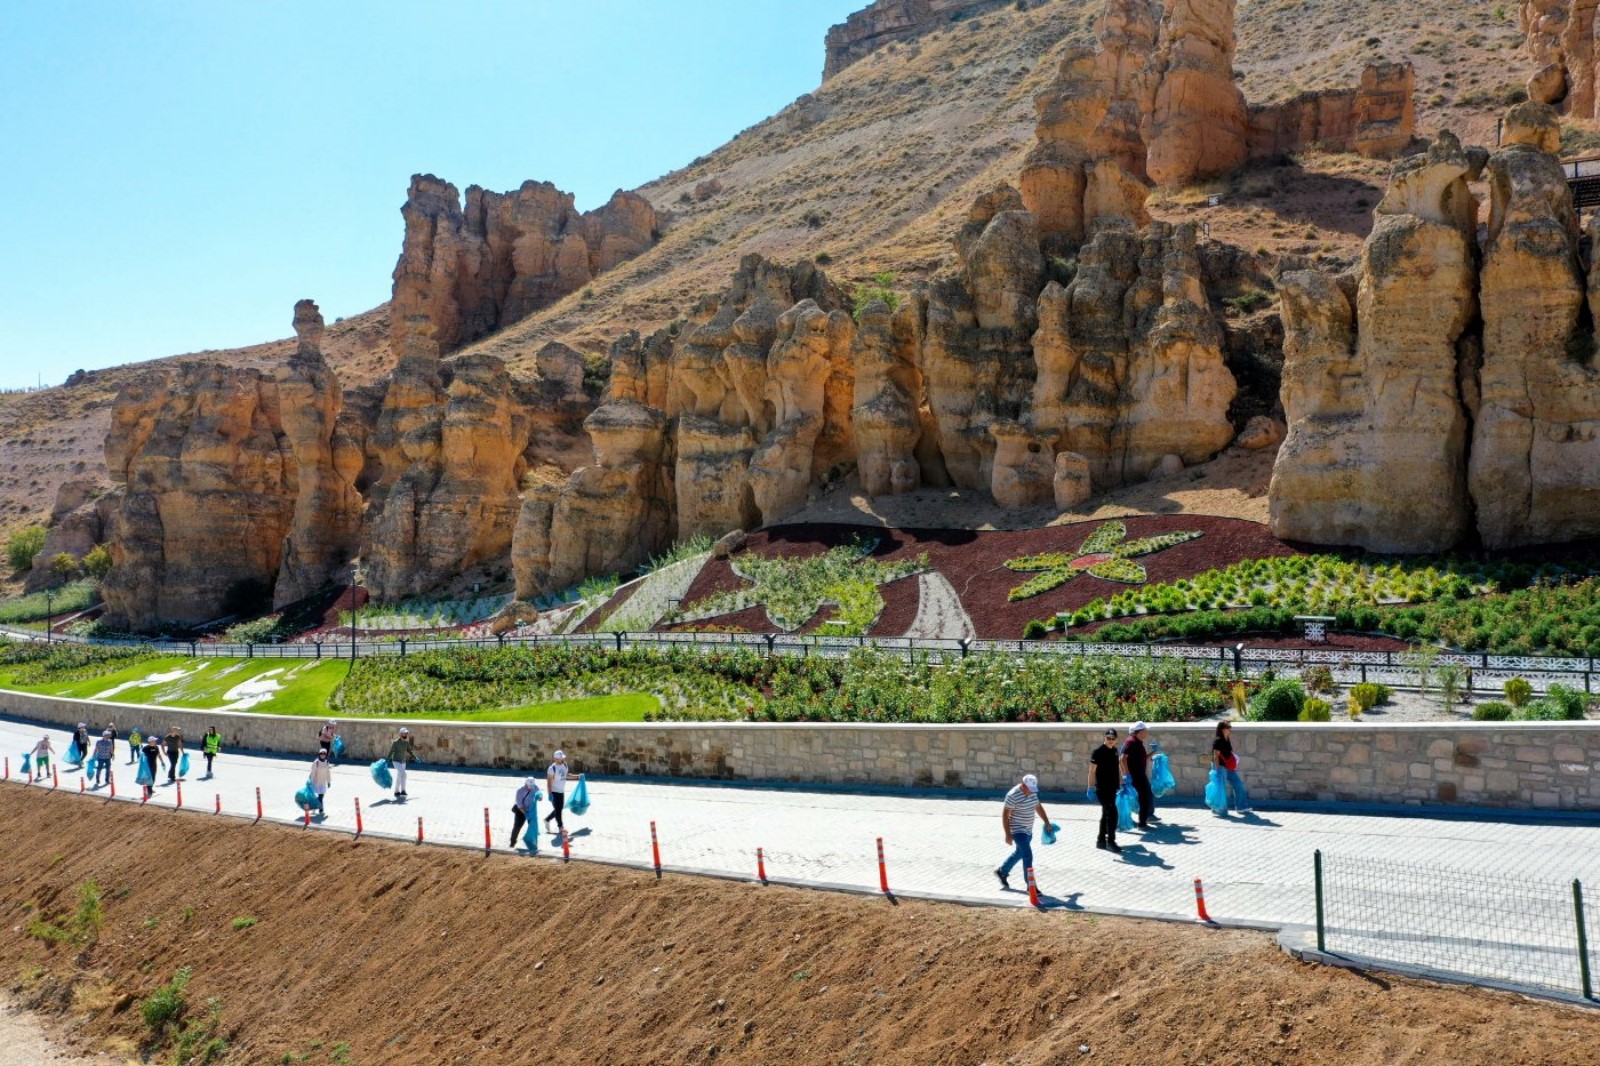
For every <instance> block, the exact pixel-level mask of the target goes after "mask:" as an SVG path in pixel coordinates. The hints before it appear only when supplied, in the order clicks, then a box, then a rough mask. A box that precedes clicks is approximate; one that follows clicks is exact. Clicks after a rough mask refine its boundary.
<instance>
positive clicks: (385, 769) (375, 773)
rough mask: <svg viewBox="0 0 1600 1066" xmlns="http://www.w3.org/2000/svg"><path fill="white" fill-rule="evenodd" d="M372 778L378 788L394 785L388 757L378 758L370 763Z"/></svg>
mask: <svg viewBox="0 0 1600 1066" xmlns="http://www.w3.org/2000/svg"><path fill="white" fill-rule="evenodd" d="M372 780H374V781H376V782H377V784H378V787H379V788H393V787H394V775H393V774H391V773H390V772H389V760H388V759H379V760H378V761H377V762H375V763H373V764H372Z"/></svg>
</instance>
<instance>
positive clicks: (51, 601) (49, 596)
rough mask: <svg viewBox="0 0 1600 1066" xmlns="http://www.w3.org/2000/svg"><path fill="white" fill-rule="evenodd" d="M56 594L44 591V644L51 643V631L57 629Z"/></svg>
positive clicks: (48, 590)
mask: <svg viewBox="0 0 1600 1066" xmlns="http://www.w3.org/2000/svg"><path fill="white" fill-rule="evenodd" d="M55 606H56V605H55V593H54V592H53V591H52V590H50V589H45V590H44V642H45V643H46V644H48V643H50V630H51V629H53V628H55V626H54V623H55Z"/></svg>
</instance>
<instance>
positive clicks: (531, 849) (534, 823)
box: [522, 811, 539, 855]
mask: <svg viewBox="0 0 1600 1066" xmlns="http://www.w3.org/2000/svg"><path fill="white" fill-rule="evenodd" d="M522 842H523V843H524V844H526V845H528V854H529V855H537V854H539V820H538V819H537V818H535V817H534V812H533V811H529V812H528V828H526V829H524V830H523V831H522Z"/></svg>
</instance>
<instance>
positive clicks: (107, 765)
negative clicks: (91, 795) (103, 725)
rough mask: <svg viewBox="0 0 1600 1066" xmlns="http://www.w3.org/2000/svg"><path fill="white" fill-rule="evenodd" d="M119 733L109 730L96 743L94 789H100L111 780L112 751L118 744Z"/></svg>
mask: <svg viewBox="0 0 1600 1066" xmlns="http://www.w3.org/2000/svg"><path fill="white" fill-rule="evenodd" d="M116 737H117V733H116V730H114V729H107V730H106V731H105V732H104V733H101V734H100V739H99V740H97V741H95V742H94V787H95V788H99V787H100V786H101V785H103V784H105V783H106V782H107V781H110V780H111V749H112V747H113V746H114V745H115V744H116Z"/></svg>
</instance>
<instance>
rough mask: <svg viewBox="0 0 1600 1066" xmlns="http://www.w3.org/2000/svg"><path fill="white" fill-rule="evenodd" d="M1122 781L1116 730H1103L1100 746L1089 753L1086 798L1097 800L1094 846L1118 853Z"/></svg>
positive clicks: (1120, 757) (1119, 849)
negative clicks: (1120, 786) (1087, 794)
mask: <svg viewBox="0 0 1600 1066" xmlns="http://www.w3.org/2000/svg"><path fill="white" fill-rule="evenodd" d="M1121 781H1122V756H1121V754H1120V753H1119V752H1118V751H1117V731H1116V730H1115V729H1107V730H1106V733H1105V739H1104V740H1103V741H1101V743H1100V746H1099V747H1097V748H1095V749H1094V750H1093V751H1091V752H1090V753H1089V798H1091V799H1097V800H1099V801H1100V831H1099V833H1098V834H1097V835H1096V836H1095V838H1094V846H1095V847H1097V848H1100V849H1101V850H1103V851H1115V852H1118V853H1120V852H1121V851H1122V849H1121V848H1120V847H1118V846H1117V786H1118V784H1119V783H1120V782H1121Z"/></svg>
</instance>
